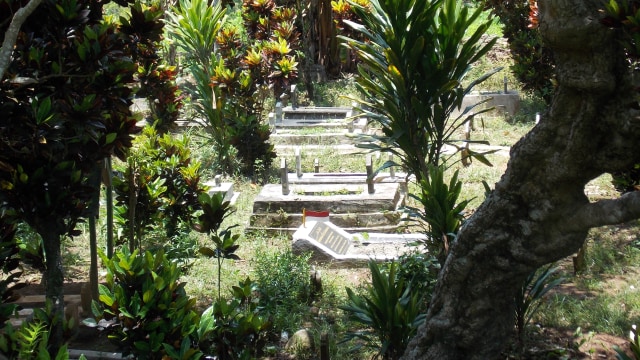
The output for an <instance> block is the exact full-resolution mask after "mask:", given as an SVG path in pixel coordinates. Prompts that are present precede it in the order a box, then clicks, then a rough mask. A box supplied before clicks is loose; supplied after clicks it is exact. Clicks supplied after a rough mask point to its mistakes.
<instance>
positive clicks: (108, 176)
mask: <svg viewBox="0 0 640 360" xmlns="http://www.w3.org/2000/svg"><path fill="white" fill-rule="evenodd" d="M104 164H105V168H104V176H103V177H102V178H103V179H102V182H103V183H104V187H105V193H106V203H107V204H106V213H107V220H106V221H107V257H108V258H109V259H111V257H112V256H113V182H112V180H113V172H112V169H111V157H107V158H106V159H105V161H104Z"/></svg>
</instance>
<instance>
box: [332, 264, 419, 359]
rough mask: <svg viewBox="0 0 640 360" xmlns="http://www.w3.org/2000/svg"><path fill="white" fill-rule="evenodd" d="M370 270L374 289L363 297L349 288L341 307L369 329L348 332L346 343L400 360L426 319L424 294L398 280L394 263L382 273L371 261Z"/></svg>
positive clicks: (387, 357)
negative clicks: (423, 305)
mask: <svg viewBox="0 0 640 360" xmlns="http://www.w3.org/2000/svg"><path fill="white" fill-rule="evenodd" d="M369 269H370V270H371V285H368V286H367V287H366V289H365V291H364V293H363V294H361V295H359V294H356V293H355V292H354V291H353V290H351V289H350V288H347V297H348V302H347V304H346V305H343V306H340V309H342V310H344V311H345V312H346V313H347V315H348V316H349V319H350V320H352V321H354V322H356V323H359V324H361V325H364V326H365V327H366V328H365V329H364V330H358V331H350V332H347V333H346V334H345V339H344V341H349V340H352V339H359V340H362V341H364V345H365V346H367V347H370V348H373V349H376V351H377V352H378V354H377V356H379V357H381V358H383V359H399V358H400V356H402V354H403V353H404V351H405V349H406V348H407V345H408V344H409V340H411V338H412V337H413V335H414V334H415V333H416V331H417V329H418V327H419V326H420V324H422V323H423V322H424V321H425V319H426V315H425V314H421V311H422V298H421V297H422V294H420V293H418V292H415V291H412V290H411V286H410V284H408V283H406V282H405V281H404V279H398V276H397V274H398V264H397V263H395V262H394V263H391V264H390V265H389V266H388V271H385V272H383V271H381V270H380V267H379V265H378V264H377V263H376V262H374V261H370V262H369ZM360 346H361V345H358V346H356V348H355V349H354V350H356V349H358V348H359V347H360Z"/></svg>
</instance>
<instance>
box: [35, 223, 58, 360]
mask: <svg viewBox="0 0 640 360" xmlns="http://www.w3.org/2000/svg"><path fill="white" fill-rule="evenodd" d="M52 222H53V221H52ZM55 229H56V226H55V224H49V225H48V226H47V225H46V224H45V226H44V227H39V228H38V229H37V231H38V232H39V233H40V236H41V237H42V241H43V242H44V251H45V261H46V269H45V272H44V281H45V297H46V299H47V301H51V303H52V305H53V309H52V310H53V314H51V316H52V318H53V319H54V321H53V323H52V328H51V333H50V335H49V354H50V355H52V357H55V355H56V354H57V352H58V349H59V348H60V347H61V346H62V343H63V320H64V291H63V284H64V275H63V272H62V254H61V251H60V238H61V235H60V234H59V233H57V232H56V231H55Z"/></svg>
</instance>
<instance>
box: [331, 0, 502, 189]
mask: <svg viewBox="0 0 640 360" xmlns="http://www.w3.org/2000/svg"><path fill="white" fill-rule="evenodd" d="M352 8H353V10H354V11H355V13H356V14H357V15H358V16H359V18H360V19H361V20H362V24H357V23H353V22H350V21H345V22H346V23H347V24H348V25H349V26H351V27H352V28H353V29H354V30H355V31H357V32H358V33H360V34H362V35H363V36H364V38H365V40H364V41H361V40H356V39H349V38H343V39H344V40H345V41H346V44H347V46H348V47H349V48H350V49H352V50H353V51H354V52H355V53H356V55H357V56H358V58H359V60H360V61H361V64H360V65H359V70H358V77H357V83H358V87H359V89H360V90H361V91H362V92H363V93H364V94H365V98H364V99H357V98H356V99H354V101H357V102H359V103H360V105H361V108H362V110H363V111H364V113H365V114H366V116H367V117H369V119H370V121H372V122H374V123H375V124H377V125H378V126H380V127H381V130H382V135H371V136H368V137H365V138H363V141H366V142H363V143H362V144H360V146H361V147H364V148H368V149H372V150H380V151H385V152H390V153H393V154H394V155H396V156H397V158H399V159H400V162H401V165H402V166H403V167H404V168H405V169H407V170H408V171H409V172H410V173H411V174H415V176H416V179H417V180H418V181H420V180H422V179H424V178H426V177H428V176H429V167H428V164H433V165H436V166H438V165H439V163H440V157H441V156H442V153H443V147H444V145H445V144H447V143H452V142H453V140H454V139H453V136H454V134H455V132H456V131H457V130H458V129H459V128H460V127H461V126H463V125H464V123H465V122H466V121H468V120H469V118H470V116H471V115H470V111H471V109H470V108H467V109H464V111H463V112H462V115H460V116H458V117H457V118H453V119H451V118H450V117H451V115H452V113H453V111H454V110H455V109H458V108H460V107H461V105H462V99H463V97H464V95H466V94H468V93H469V92H470V91H471V90H472V89H473V87H474V86H475V85H476V84H478V83H480V82H482V81H484V80H485V79H486V78H487V77H488V76H490V75H491V74H492V73H493V72H490V73H488V74H485V75H484V76H482V77H480V78H479V79H477V80H474V81H472V82H471V83H470V85H469V86H467V87H463V86H462V80H463V79H464V78H465V75H466V74H467V72H468V71H469V68H470V66H471V64H473V63H474V62H475V61H476V60H478V59H479V58H480V57H482V56H483V55H484V54H486V53H487V51H489V49H491V47H492V46H493V44H494V43H495V39H493V40H490V41H488V42H485V41H484V40H483V38H482V35H483V34H484V32H485V31H486V29H487V28H488V26H489V25H490V22H485V23H482V24H480V26H478V27H477V29H476V30H475V31H474V32H473V33H471V34H469V33H467V29H468V28H469V25H470V24H472V23H474V22H475V21H476V20H477V19H478V17H479V16H480V14H481V11H482V10H479V9H476V10H470V9H469V8H467V7H466V6H465V5H464V4H463V3H461V2H459V1H455V0H434V1H416V0H406V1H389V0H373V1H371V2H370V9H371V11H369V7H367V8H365V7H364V6H361V5H356V4H352ZM397 14H407V16H404V15H403V16H396V15H397ZM495 71H496V70H494V72H495ZM481 112H482V111H478V112H476V113H475V114H478V113H481ZM471 155H476V154H473V153H472V154H471ZM387 165H390V164H387Z"/></svg>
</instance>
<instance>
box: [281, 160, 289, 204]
mask: <svg viewBox="0 0 640 360" xmlns="http://www.w3.org/2000/svg"><path fill="white" fill-rule="evenodd" d="M280 183H281V184H282V195H289V171H288V170H287V159H285V158H282V159H281V160H280Z"/></svg>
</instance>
